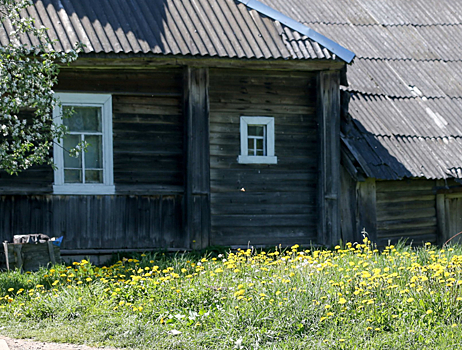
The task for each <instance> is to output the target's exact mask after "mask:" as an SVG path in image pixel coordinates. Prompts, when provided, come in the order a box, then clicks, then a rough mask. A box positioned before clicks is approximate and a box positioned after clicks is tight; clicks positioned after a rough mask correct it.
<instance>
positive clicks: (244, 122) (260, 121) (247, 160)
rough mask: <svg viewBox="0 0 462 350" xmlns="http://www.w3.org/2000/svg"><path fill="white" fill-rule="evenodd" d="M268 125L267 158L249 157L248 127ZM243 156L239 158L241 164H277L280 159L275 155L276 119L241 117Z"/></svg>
mask: <svg viewBox="0 0 462 350" xmlns="http://www.w3.org/2000/svg"><path fill="white" fill-rule="evenodd" d="M249 125H266V156H249V155H248V152H249V149H248V143H247V142H248V141H247V139H248V126H249ZM240 134H241V154H240V155H239V156H238V159H237V161H238V163H240V164H277V161H278V158H277V157H276V156H275V155H274V141H275V138H274V117H264V116H255V117H249V116H241V118H240Z"/></svg>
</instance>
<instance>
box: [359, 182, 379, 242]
mask: <svg viewBox="0 0 462 350" xmlns="http://www.w3.org/2000/svg"><path fill="white" fill-rule="evenodd" d="M356 196H357V209H356V214H357V216H356V218H357V219H356V235H355V236H356V239H357V241H359V242H362V240H363V239H364V237H363V234H362V232H363V230H364V231H366V232H367V235H368V238H369V239H370V240H371V241H372V242H377V209H376V208H377V192H376V181H375V179H371V178H368V179H366V181H364V182H358V183H357V185H356Z"/></svg>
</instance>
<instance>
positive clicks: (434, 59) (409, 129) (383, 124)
mask: <svg viewBox="0 0 462 350" xmlns="http://www.w3.org/2000/svg"><path fill="white" fill-rule="evenodd" d="M262 1H264V2H265V3H266V4H268V5H269V6H272V7H274V8H276V9H277V10H279V11H281V12H283V13H285V14H286V15H288V16H291V17H293V18H294V19H296V20H298V21H300V22H302V23H306V24H307V25H309V26H311V27H312V28H313V29H315V30H316V31H318V32H320V33H321V34H324V35H326V36H328V37H332V38H335V39H336V41H337V42H338V43H339V44H340V45H343V46H345V47H347V48H349V49H350V50H352V51H354V52H355V53H356V55H357V58H356V59H355V62H354V63H353V64H352V65H351V66H348V81H349V86H348V87H344V92H345V93H349V94H350V95H351V100H350V105H349V115H350V117H351V123H350V124H349V125H348V127H347V129H348V130H349V131H348V133H345V134H344V135H343V144H344V146H345V147H347V148H348V149H349V151H350V152H351V153H350V154H353V155H354V156H355V158H361V161H358V163H360V165H361V167H362V168H363V169H364V170H365V172H366V174H367V175H368V176H371V177H375V178H378V179H398V178H402V177H427V178H432V179H433V178H447V177H457V178H460V177H461V176H460V175H461V174H462V171H461V170H460V169H462V159H461V155H462V142H461V138H462V118H461V116H462V2H461V1H458V0H447V1H438V0H428V1H422V0H406V1H402V0H382V1H376V0H348V4H346V3H345V0H323V1H305V0H262Z"/></svg>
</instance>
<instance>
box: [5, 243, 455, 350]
mask: <svg viewBox="0 0 462 350" xmlns="http://www.w3.org/2000/svg"><path fill="white" fill-rule="evenodd" d="M461 287H462V248H461V247H458V246H454V247H451V248H446V249H443V250H441V249H437V248H434V247H432V246H430V245H429V244H427V245H426V246H425V247H423V248H418V249H412V248H409V247H398V248H396V247H393V246H390V247H387V248H386V249H385V250H383V251H381V252H379V251H378V250H376V249H374V247H373V246H372V245H371V244H370V242H368V241H367V240H366V242H365V244H361V245H356V246H352V245H351V244H347V245H346V246H345V247H339V246H337V247H336V248H335V249H334V250H302V249H300V248H299V247H298V246H294V247H292V249H288V250H286V251H281V250H276V251H273V252H266V253H265V252H253V251H251V250H241V251H238V252H234V253H228V254H224V255H221V254H220V255H216V256H215V257H213V256H205V257H202V258H197V256H195V255H187V254H186V255H177V256H175V257H171V256H166V255H163V254H160V253H159V254H153V255H150V254H147V255H144V254H143V255H141V256H140V257H139V258H138V259H123V260H121V261H119V262H117V263H115V264H114V265H112V266H108V267H102V268H98V267H95V266H93V265H91V264H90V263H89V262H87V261H85V260H83V261H81V262H78V263H74V264H73V265H71V266H66V265H56V266H54V267H53V268H51V269H48V270H46V269H43V270H41V271H39V272H36V273H20V272H17V271H16V272H9V273H6V272H4V273H0V333H1V334H3V335H9V336H13V337H34V338H36V339H39V340H43V341H57V342H71V343H86V344H93V345H112V346H116V347H128V348H139V349H257V348H258V349H307V348H315V349H407V350H409V349H426V348H437V349H446V348H447V349H456V348H461V347H462V293H461Z"/></svg>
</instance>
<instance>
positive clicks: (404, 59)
mask: <svg viewBox="0 0 462 350" xmlns="http://www.w3.org/2000/svg"><path fill="white" fill-rule="evenodd" d="M356 59H359V60H368V61H414V62H462V59H444V58H426V59H423V58H411V57H397V58H392V57H367V56H356Z"/></svg>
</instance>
